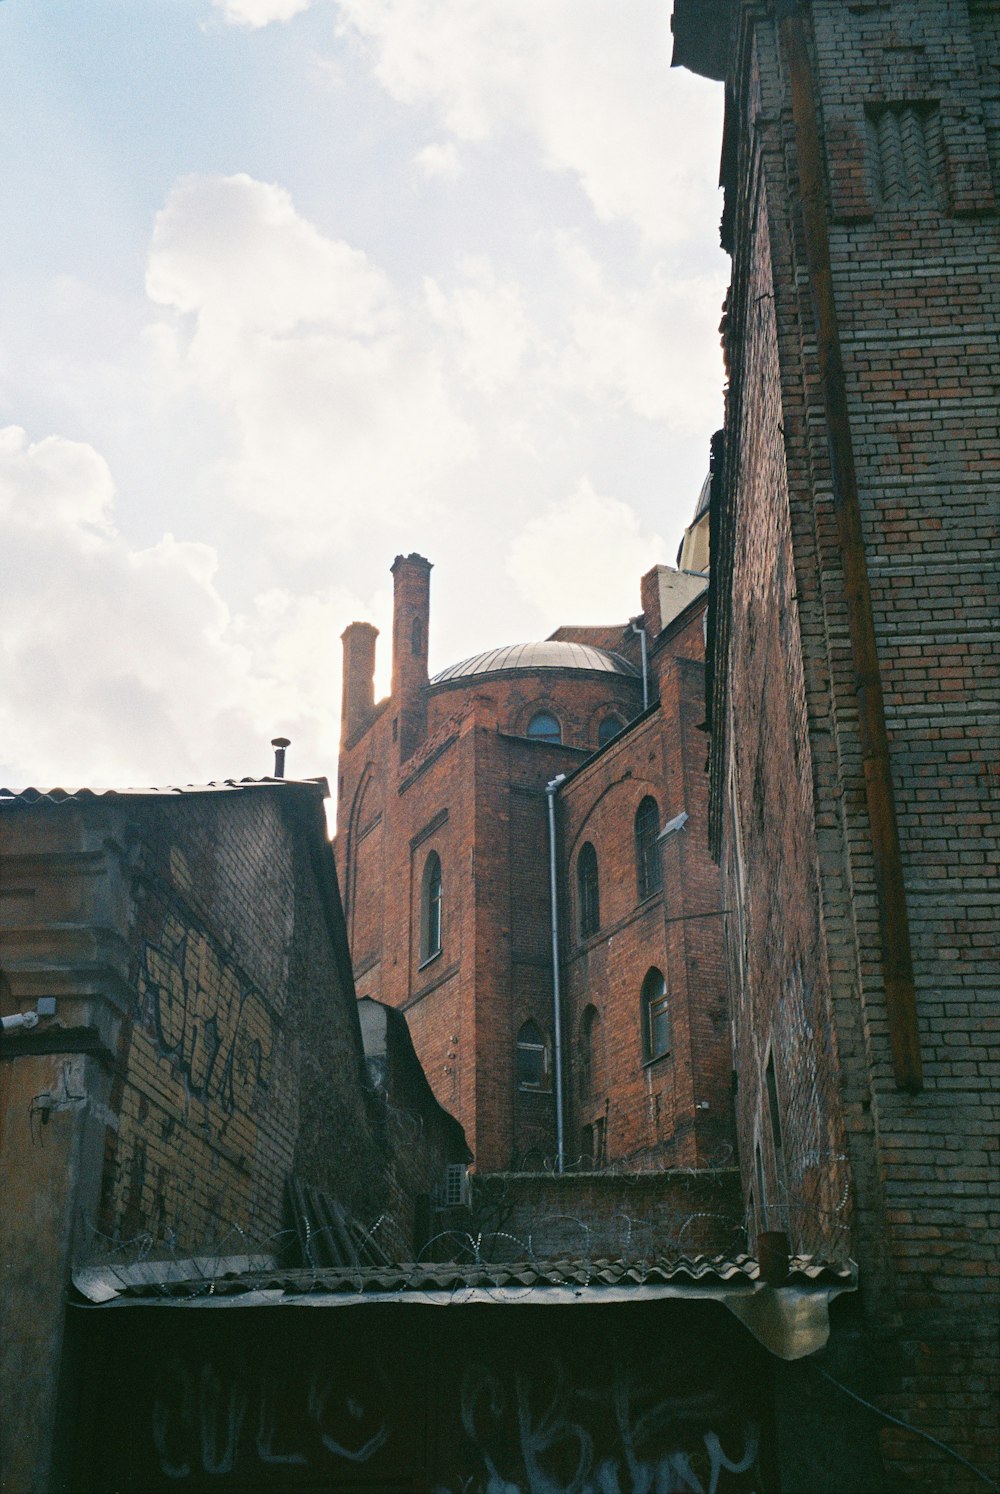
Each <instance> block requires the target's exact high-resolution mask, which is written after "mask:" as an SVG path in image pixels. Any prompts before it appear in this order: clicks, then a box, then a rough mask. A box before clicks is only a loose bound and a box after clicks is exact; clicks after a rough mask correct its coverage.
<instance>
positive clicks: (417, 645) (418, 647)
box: [410, 617, 424, 658]
mask: <svg viewBox="0 0 1000 1494" xmlns="http://www.w3.org/2000/svg"><path fill="white" fill-rule="evenodd" d="M410 649H411V652H412V653H414V654H416V656H417V657H418V658H419V657H420V655H421V654H422V653H423V651H424V621H423V618H421V617H415V618H414V619H413V627H412V628H411V629H410Z"/></svg>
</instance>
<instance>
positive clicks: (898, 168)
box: [865, 103, 944, 207]
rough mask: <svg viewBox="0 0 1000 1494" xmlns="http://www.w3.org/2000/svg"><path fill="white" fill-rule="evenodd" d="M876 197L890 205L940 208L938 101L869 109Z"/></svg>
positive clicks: (941, 162)
mask: <svg viewBox="0 0 1000 1494" xmlns="http://www.w3.org/2000/svg"><path fill="white" fill-rule="evenodd" d="M865 115H866V120H867V126H868V148H869V160H870V163H871V169H872V178H873V182H872V185H873V187H874V191H875V195H876V197H877V198H878V199H879V200H880V201H881V202H882V203H884V204H885V205H886V206H888V207H906V206H908V205H914V206H926V207H932V206H939V205H940V203H941V199H942V190H941V188H942V177H943V170H944V139H943V136H942V133H941V116H940V112H939V110H938V107H937V105H936V104H920V103H901V104H874V105H870V106H869V107H868V108H867V109H866V110H865Z"/></svg>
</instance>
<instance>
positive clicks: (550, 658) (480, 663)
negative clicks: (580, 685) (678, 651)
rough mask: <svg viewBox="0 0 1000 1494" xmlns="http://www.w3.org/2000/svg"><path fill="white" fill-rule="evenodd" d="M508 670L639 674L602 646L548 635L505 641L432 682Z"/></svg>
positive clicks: (501, 672) (462, 678)
mask: <svg viewBox="0 0 1000 1494" xmlns="http://www.w3.org/2000/svg"><path fill="white" fill-rule="evenodd" d="M508 669H531V670H537V669H582V670H586V671H588V672H589V673H591V674H624V675H628V676H629V677H630V678H632V677H635V676H636V675H637V674H638V671H637V670H636V669H633V667H632V665H631V664H630V663H629V662H628V660H627V659H623V658H622V657H621V655H620V654H613V653H610V652H609V651H608V650H607V649H604V648H592V647H591V646H590V645H589V644H587V643H564V642H561V641H559V640H557V639H554V638H548V639H546V640H545V641H544V642H543V643H508V644H506V645H505V646H504V647H503V648H491V649H488V650H487V651H486V653H484V654H474V655H473V657H472V658H471V659H463V660H462V661H461V663H460V664H452V665H450V666H449V667H448V668H447V669H442V671H441V673H440V674H436V675H435V676H434V678H433V679H432V680H431V684H432V685H446V684H449V683H450V682H451V681H452V680H464V679H470V678H472V677H473V676H476V675H484V674H503V673H505V672H506V671H507V670H508Z"/></svg>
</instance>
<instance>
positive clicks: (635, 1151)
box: [337, 615, 732, 1171]
mask: <svg viewBox="0 0 1000 1494" xmlns="http://www.w3.org/2000/svg"><path fill="white" fill-rule="evenodd" d="M561 632H563V633H566V632H570V633H572V634H573V635H574V636H578V637H579V638H580V639H581V640H582V638H583V636H584V635H585V634H586V635H587V636H588V637H589V635H590V632H591V630H585V629H571V630H561ZM601 636H602V641H603V642H605V643H607V642H609V641H620V640H621V639H623V638H624V637H625V634H624V633H623V630H622V629H621V627H620V626H619V627H618V628H617V629H615V628H609V629H606V630H602V633H601ZM702 648H703V644H702V619H701V616H700V615H699V616H697V617H695V618H693V619H688V621H687V623H686V624H685V623H683V622H682V623H681V624H679V625H678V626H677V627H676V628H675V629H674V631H673V633H672V634H670V635H669V636H668V635H664V638H663V639H662V640H661V641H660V645H659V652H656V651H655V650H654V655H655V656H654V658H653V661H652V665H651V674H652V679H653V687H654V691H655V688H656V683H657V680H661V681H662V688H663V689H664V691H665V692H666V694H668V695H669V703H668V704H666V705H665V706H664V708H663V711H662V712H661V714H660V715H659V716H658V717H657V718H656V720H655V721H650V720H647V721H645V722H644V723H642V724H640V725H639V726H637V727H636V728H635V729H634V730H632V731H630V732H626V733H624V734H623V735H622V737H621V738H620V739H619V740H618V741H617V742H615V743H614V744H612V745H611V746H610V747H608V748H607V749H605V751H604V752H603V753H601V754H599V755H598V756H597V757H596V758H595V759H594V762H593V764H591V765H589V766H588V767H587V768H585V769H584V771H583V772H582V773H581V774H580V775H579V776H578V777H576V778H573V779H572V781H571V783H570V784H569V785H567V787H566V789H564V790H563V791H562V792H561V794H560V796H559V800H560V803H559V817H560V847H561V849H560V867H559V880H560V883H561V885H562V886H563V887H564V888H565V887H566V886H567V885H569V883H571V882H572V879H573V876H574V875H575V871H574V868H575V851H574V849H573V841H574V837H575V833H576V832H575V830H574V828H573V826H574V817H579V816H580V815H586V814H589V813H590V811H591V810H593V814H594V819H593V824H594V826H596V827H599V828H598V829H595V830H594V832H593V833H594V834H595V835H599V838H600V841H601V845H602V847H603V846H605V845H606V846H607V847H608V850H609V856H610V860H609V861H608V863H607V866H606V868H605V884H606V885H605V888H604V893H603V896H604V898H605V899H606V908H607V910H608V911H607V913H606V919H609V920H610V922H605V925H604V927H605V929H606V930H610V929H611V928H612V927H614V928H616V929H617V930H618V932H617V934H616V935H615V937H614V938H609V937H608V936H607V933H605V934H604V935H602V937H600V938H598V939H597V940H596V941H592V942H591V947H588V948H587V949H586V950H584V951H582V952H581V951H579V950H578V948H577V943H576V941H575V940H574V939H573V938H572V937H571V936H570V935H569V934H568V933H567V932H566V929H567V927H568V925H566V924H565V922H564V940H563V952H564V956H565V957H566V959H567V962H568V963H567V965H566V972H567V977H568V983H569V994H568V1007H567V1008H566V1010H565V1019H564V1028H565V1030H564V1037H565V1039H566V1042H565V1057H566V1075H565V1085H564V1092H565V1094H566V1098H567V1113H566V1121H567V1133H566V1140H567V1147H566V1152H567V1158H568V1160H569V1162H570V1163H571V1164H572V1163H573V1162H575V1161H576V1160H578V1156H579V1145H578V1142H579V1132H580V1129H581V1127H582V1125H583V1124H589V1123H592V1122H593V1121H594V1120H596V1119H598V1112H600V1114H601V1116H602V1117H604V1119H605V1123H606V1125H607V1128H608V1142H609V1149H608V1152H607V1158H608V1160H612V1159H613V1160H615V1161H624V1159H626V1158H630V1157H631V1158H633V1159H635V1160H636V1161H637V1162H639V1161H641V1162H642V1165H656V1166H662V1165H664V1164H665V1163H667V1162H670V1161H673V1160H679V1161H683V1162H684V1163H686V1164H687V1165H692V1166H694V1165H705V1163H706V1162H709V1161H711V1162H714V1163H718V1162H719V1161H720V1160H726V1159H729V1158H731V1151H732V1142H731V1128H730V1122H729V1099H728V1075H729V1062H728V1056H727V1044H728V1030H727V1025H726V1018H725V996H724V982H725V969H724V962H723V959H722V931H721V920H720V918H719V917H718V912H719V901H718V898H719V894H718V872H717V870H716V868H715V867H714V865H713V864H712V862H711V859H710V858H709V856H708V854H707V851H706V849H705V833H704V826H705V787H704V779H705V774H704V756H705V747H704V735H703V733H701V732H700V731H698V730H697V728H698V725H699V724H700V723H701V722H702V721H703V718H704V700H703V669H702V665H701V663H700V662H698V660H699V658H700V655H701V652H702ZM633 651H634V650H633ZM641 701H642V693H641V681H640V680H639V679H638V678H634V677H629V676H619V675H612V674H608V675H595V674H589V673H586V672H580V671H553V670H548V671H531V670H526V669H525V670H510V671H507V672H506V673H503V674H499V675H494V676H488V677H485V678H482V677H475V676H473V677H469V678H465V679H461V680H458V681H452V682H447V683H443V684H441V685H437V686H435V685H431V687H430V688H429V690H428V692H427V697H426V703H427V735H426V737H425V738H424V740H423V741H422V742H421V743H420V744H419V745H418V746H417V747H416V748H415V750H414V751H413V753H412V754H411V755H410V757H409V758H408V759H407V760H406V761H405V762H404V763H403V764H401V765H399V766H397V763H396V759H397V749H396V743H395V742H394V741H393V737H392V723H393V721H394V720H395V719H396V718H397V711H396V703H395V701H394V700H390V702H389V703H388V705H387V706H386V707H385V708H384V709H381V710H378V711H377V712H376V713H375V715H374V717H373V720H372V723H371V725H370V727H369V729H368V731H367V732H364V733H362V734H361V735H360V736H359V737H358V738H357V739H356V740H354V741H353V742H351V741H349V742H347V743H346V744H345V746H344V749H343V751H342V755H341V762H340V771H339V778H340V825H341V827H342V828H341V831H340V834H339V836H338V850H337V854H338V861H339V864H340V868H341V877H342V881H343V882H344V885H345V887H346V888H347V889H348V921H349V926H350V930H351V939H352V948H353V953H354V960H355V969H356V977H357V982H358V990H359V994H362V995H372V996H376V997H378V998H379V999H381V1000H384V1001H388V1002H389V1003H390V1004H392V1005H394V1006H400V1007H402V1008H403V1009H404V1010H405V1011H406V1013H407V1017H408V1020H409V1023H410V1028H411V1032H412V1034H413V1039H414V1044H415V1046H416V1049H417V1053H418V1054H419V1056H420V1059H421V1061H422V1063H423V1065H424V1067H425V1069H426V1071H427V1074H428V1077H429V1079H430V1081H431V1084H432V1086H433V1087H434V1091H435V1094H436V1095H437V1097H438V1099H439V1100H440V1102H441V1103H442V1104H443V1105H444V1106H445V1107H446V1108H448V1109H450V1110H451V1111H452V1112H453V1113H454V1114H455V1115H456V1116H457V1117H458V1119H459V1120H460V1121H461V1122H462V1124H463V1126H464V1127H465V1129H466V1133H467V1135H468V1138H469V1142H470V1145H471V1146H472V1148H473V1150H474V1152H475V1154H476V1165H477V1167H478V1168H479V1169H480V1170H481V1171H494V1170H497V1169H507V1168H510V1167H529V1168H541V1167H544V1166H552V1165H553V1162H554V1157H555V1152H556V1140H555V1103H554V1094H553V1090H552V1079H554V1075H553V1074H552V1069H554V1064H552V1066H551V1067H550V1076H551V1077H550V1083H549V1085H548V1086H547V1087H544V1088H542V1089H541V1090H534V1089H530V1088H525V1087H521V1086H519V1085H518V1083H517V1080H516V1068H515V1062H516V1045H517V1034H518V1031H519V1030H520V1028H521V1026H522V1024H523V1023H525V1022H527V1021H529V1020H530V1021H533V1022H534V1023H535V1024H536V1025H537V1026H538V1027H539V1029H540V1030H541V1031H542V1032H543V1033H544V1034H546V1035H547V1037H548V1040H549V1042H550V1044H552V1042H553V1039H554V1034H553V1030H552V1029H553V1016H552V958H551V921H550V898H549V851H548V827H547V803H546V796H545V786H546V784H547V783H548V782H549V781H550V780H551V779H552V778H554V777H555V776H556V774H558V773H567V774H570V773H573V771H574V770H575V769H577V768H578V767H579V766H580V765H581V764H582V763H584V762H585V761H586V760H587V758H588V757H589V756H590V755H591V754H592V753H593V752H594V750H595V749H596V748H597V745H598V730H599V726H600V722H601V721H602V720H603V719H604V718H605V717H606V716H607V715H608V714H615V715H616V716H617V717H618V719H619V720H621V721H622V722H625V721H629V720H631V719H633V718H634V717H635V716H636V714H637V713H638V712H639V711H640V708H641ZM540 709H545V710H550V711H551V712H552V713H553V714H554V715H555V716H556V717H557V718H558V719H559V721H560V723H561V726H562V731H563V742H562V744H561V745H555V744H547V743H544V742H540V741H531V740H529V739H528V738H527V737H526V736H525V732H526V729H527V725H528V722H529V721H530V719H531V716H532V715H533V714H534V712H535V711H536V710H540ZM623 775H627V787H625V788H624V789H614V790H613V791H612V792H610V793H608V792H607V790H608V788H609V786H610V785H611V784H612V781H613V780H615V779H618V778H621V777H622V776H623ZM366 785H370V787H367V786H366ZM645 793H652V794H653V796H654V797H655V798H656V800H657V803H658V805H659V807H660V809H661V810H662V817H661V823H663V822H664V821H665V820H666V819H667V818H669V817H670V815H671V814H675V813H679V812H680V810H681V809H683V808H685V807H686V808H687V811H688V813H689V814H690V815H691V816H692V822H691V825H690V827H689V829H687V830H686V831H684V832H682V833H681V834H680V835H679V836H678V837H676V838H675V840H674V841H672V842H670V843H668V845H667V846H666V848H665V852H664V856H665V863H666V865H667V884H666V892H665V893H663V892H659V893H657V894H656V895H655V896H654V897H652V898H651V899H650V900H649V901H648V903H646V904H644V905H643V907H642V908H641V909H639V910H638V915H637V910H636V902H637V891H636V879H635V854H634V840H633V820H634V816H635V809H636V807H637V805H638V802H639V800H640V799H641V798H642V797H643V795H644V794H645ZM674 800H676V804H675V806H674V807H672V808H670V809H669V811H668V808H667V805H668V802H669V803H671V804H673V801H674ZM369 804H370V806H371V807H370V808H369ZM359 806H360V807H359ZM378 815H380V816H381V818H380V819H378V821H377V824H376V817H377V816H378ZM368 826H373V827H374V828H371V829H368V831H367V834H366V833H365V832H366V828H367V827H368ZM432 850H433V851H436V852H437V854H438V855H439V856H440V858H441V865H442V874H443V885H444V928H443V947H442V952H441V954H440V955H439V956H437V958H435V959H434V960H433V961H431V962H429V964H428V965H427V967H426V968H425V969H424V970H422V971H421V970H420V969H419V968H418V966H419V957H418V947H419V928H420V914H421V908H420V898H421V882H422V871H423V865H424V862H425V860H426V857H427V855H428V854H429V853H430V852H431V851H432ZM601 854H602V855H603V854H604V852H603V849H602V852H601ZM567 857H568V861H567V859H566V858H567ZM616 858H617V859H616ZM626 865H627V874H626V873H625V872H624V871H623V868H625V867H626ZM571 901H572V900H571V899H570V901H569V902H567V903H566V905H565V907H564V910H563V912H564V915H565V916H566V917H570V916H572V907H571ZM619 902H620V906H618V904H619ZM689 914H690V915H693V918H692V920H691V922H690V923H688V922H686V920H687V918H688V915H689ZM703 914H709V915H710V916H709V917H705V918H702V915H703ZM380 939H381V943H379V940H380ZM376 945H378V946H379V948H378V954H377V957H376V956H375V955H373V953H372V952H371V951H373V950H374V949H375V947H376ZM653 965H656V966H657V967H658V968H661V969H662V970H663V971H664V974H665V975H667V976H668V978H669V979H670V982H671V1001H672V1006H673V1011H672V1016H673V1022H674V1034H675V1041H674V1046H673V1048H672V1051H671V1054H670V1055H669V1056H668V1057H666V1058H663V1059H661V1060H659V1061H657V1062H656V1063H653V1064H651V1065H650V1066H649V1067H648V1069H646V1068H644V1067H643V1053H642V1037H641V1030H642V1029H641V1012H640V1005H639V992H640V990H641V987H642V982H643V978H644V976H645V975H646V972H647V971H648V970H649V968H650V967H651V966H653ZM587 992H591V993H592V996H591V997H590V998H588V997H587V994H586V993H587ZM587 999H593V1000H594V1002H595V1004H596V1005H597V1006H598V1008H599V1009H600V1010H601V1013H602V1018H603V1021H602V1028H601V1031H602V1041H603V1042H604V1044H606V1046H607V1055H606V1059H605V1068H606V1092H605V1093H602V1094H601V1095H598V1094H597V1093H596V1091H595V1093H594V1095H593V1097H592V1103H591V1109H592V1110H593V1112H594V1113H593V1114H592V1115H591V1114H589V1113H588V1115H587V1117H584V1116H583V1115H582V1113H580V1112H579V1111H578V1105H577V1101H578V1099H579V1096H578V1092H577V1081H576V1074H575V1063H574V1044H575V1037H576V1030H577V1024H578V1021H579V1015H580V1012H581V1011H582V1006H583V1004H585V1002H586V1000H587ZM611 1091H613V1098H611V1097H610V1092H611ZM696 1091H697V1093H696ZM699 1105H700V1106H701V1107H702V1108H700V1109H699V1108H697V1107H698V1106H699Z"/></svg>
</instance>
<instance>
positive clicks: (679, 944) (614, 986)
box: [559, 614, 733, 1168]
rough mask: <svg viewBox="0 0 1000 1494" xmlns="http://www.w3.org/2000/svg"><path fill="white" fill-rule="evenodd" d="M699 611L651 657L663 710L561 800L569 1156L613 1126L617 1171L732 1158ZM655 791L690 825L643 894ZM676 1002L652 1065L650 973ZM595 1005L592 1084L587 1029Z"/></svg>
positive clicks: (667, 812)
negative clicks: (589, 894) (665, 1042)
mask: <svg viewBox="0 0 1000 1494" xmlns="http://www.w3.org/2000/svg"><path fill="white" fill-rule="evenodd" d="M701 629H702V618H701V615H700V614H699V615H698V616H697V617H695V618H694V620H693V621H691V622H689V624H688V625H687V626H686V627H683V628H682V629H681V630H679V631H678V632H677V633H676V634H674V635H673V636H672V637H670V638H669V640H667V639H665V640H664V641H663V642H662V643H661V645H660V647H659V649H658V650H657V651H654V653H653V656H652V675H653V680H654V685H655V689H656V692H657V693H658V694H659V696H660V705H659V708H658V709H655V710H654V711H653V712H652V713H651V714H649V715H647V716H646V717H645V718H644V719H643V720H642V721H641V722H640V723H638V724H637V725H636V726H634V727H633V728H632V729H631V730H630V731H628V732H626V733H624V734H623V735H622V736H621V737H620V738H619V739H618V740H617V741H615V742H614V743H612V744H610V745H609V746H608V747H607V748H606V749H605V750H604V751H603V752H602V753H600V754H599V756H598V757H596V758H595V759H594V761H593V762H592V763H589V764H588V765H587V766H586V767H584V768H582V769H581V770H580V772H579V773H578V774H577V775H576V776H575V777H574V778H573V779H572V780H571V781H570V783H569V784H567V786H566V788H565V789H564V790H563V791H562V793H561V794H560V797H559V805H560V816H561V844H562V856H563V862H564V866H565V868H566V871H565V874H564V878H563V885H564V888H565V897H564V904H563V907H564V915H563V931H564V950H565V957H566V972H567V996H568V1011H567V1035H568V1049H567V1051H568V1064H567V1068H568V1074H569V1085H568V1093H569V1095H570V1098H571V1102H572V1103H571V1107H570V1133H571V1134H570V1137H569V1145H568V1151H569V1154H570V1156H571V1158H572V1157H579V1156H580V1155H581V1154H582V1153H584V1152H586V1150H587V1145H586V1142H585V1141H584V1139H583V1137H582V1135H581V1133H582V1132H583V1130H584V1128H592V1127H594V1126H595V1125H603V1129H604V1148H605V1160H606V1162H607V1163H609V1164H613V1165H619V1166H621V1165H626V1164H627V1165H630V1166H633V1167H639V1168H643V1167H650V1166H651V1167H662V1166H674V1165H687V1166H712V1165H714V1166H717V1165H721V1164H723V1163H725V1162H726V1161H732V1158H733V1137H732V1127H731V1118H730V1102H729V1093H728V1086H729V1070H730V1064H729V1030H728V1020H727V1002H726V969H725V961H724V957H723V937H722V918H721V916H720V914H721V905H720V901H719V874H718V869H717V868H716V867H715V865H714V864H713V862H712V859H711V856H710V854H709V851H708V844H707V836H706V824H707V819H706V808H707V776H706V774H705V771H704V762H705V737H704V733H703V732H702V731H700V730H699V729H698V728H699V726H700V724H701V723H702V722H703V721H704V713H705V712H704V670H703V666H702V665H701V664H700V663H699V662H697V660H696V659H694V658H690V657H688V656H689V655H692V654H697V652H699V651H700V648H701V636H702V635H701ZM647 795H649V796H651V797H652V798H653V799H654V800H655V801H656V804H657V807H658V811H659V823H660V826H661V827H662V826H663V825H665V824H666V823H667V822H668V821H669V820H671V819H673V818H674V817H675V816H677V815H680V814H681V813H682V812H686V813H687V814H688V816H689V820H688V822H687V824H686V825H685V826H684V827H683V829H681V830H678V831H677V832H676V833H674V834H673V835H671V836H670V837H669V838H668V839H667V840H666V841H665V842H662V843H661V849H660V855H661V865H662V871H663V885H662V888H661V889H660V890H658V891H657V892H655V893H654V894H653V895H652V896H651V897H648V898H645V899H641V898H640V896H639V887H638V881H637V868H636V847H635V833H634V826H635V815H636V811H637V809H638V807H639V804H640V802H641V801H642V800H643V799H644V798H645V797H646V796H647ZM588 843H589V844H591V845H593V847H594V849H595V852H596V854H597V861H598V874H599V892H600V928H599V930H598V931H597V933H596V934H591V935H589V936H587V937H584V936H583V935H582V934H581V927H580V908H579V896H578V875H577V868H578V858H579V854H580V850H581V848H582V847H583V846H584V845H585V844H588ZM654 967H655V968H656V969H657V970H659V971H661V972H662V973H663V975H664V977H665V979H666V982H667V988H668V993H669V1013H670V1023H671V1043H670V1051H669V1053H668V1054H666V1055H665V1056H663V1057H661V1058H658V1059H655V1060H653V1061H649V1060H648V1059H647V1058H646V1054H645V1050H644V1034H643V1011H642V1001H641V992H642V986H643V981H644V979H645V977H646V975H647V972H648V971H649V970H650V969H651V968H654ZM589 1008H594V1009H595V1010H596V1012H597V1025H596V1027H595V1029H594V1040H593V1070H594V1071H593V1073H592V1075H591V1082H590V1084H589V1086H588V1085H587V1076H586V1066H585V1063H583V1062H582V1053H581V1047H582V1044H581V1023H582V1021H583V1019H584V1014H585V1012H587V1011H588V1009H589Z"/></svg>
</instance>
